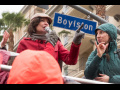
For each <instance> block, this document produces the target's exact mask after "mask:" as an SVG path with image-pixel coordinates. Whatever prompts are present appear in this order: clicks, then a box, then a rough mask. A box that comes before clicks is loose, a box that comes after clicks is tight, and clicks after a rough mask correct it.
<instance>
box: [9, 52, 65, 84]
mask: <svg viewBox="0 0 120 90" xmlns="http://www.w3.org/2000/svg"><path fill="white" fill-rule="evenodd" d="M7 84H63V78H62V73H61V70H60V67H59V64H58V62H57V61H56V60H55V59H54V57H53V56H51V55H50V54H49V53H47V52H45V51H33V50H25V51H23V52H21V53H20V55H18V56H17V57H16V58H15V60H14V62H13V64H12V69H11V70H10V74H9V78H8V81H7Z"/></svg>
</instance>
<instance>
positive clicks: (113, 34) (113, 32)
mask: <svg viewBox="0 0 120 90" xmlns="http://www.w3.org/2000/svg"><path fill="white" fill-rule="evenodd" d="M98 29H100V30H103V31H105V32H106V33H107V34H108V35H109V36H110V38H111V41H110V43H109V49H108V52H111V53H112V52H114V51H116V50H117V42H116V39H117V28H116V27H115V26H114V25H113V24H110V23H105V24H102V25H100V26H99V27H97V28H96V30H95V33H96V31H97V30H98ZM96 37H97V36H96V34H95V39H96V41H97V38H96ZM97 43H98V42H97Z"/></svg>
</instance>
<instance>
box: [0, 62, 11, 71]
mask: <svg viewBox="0 0 120 90" xmlns="http://www.w3.org/2000/svg"><path fill="white" fill-rule="evenodd" d="M0 67H1V70H2V71H8V72H9V71H10V69H11V68H12V66H8V65H2V64H1V65H0Z"/></svg>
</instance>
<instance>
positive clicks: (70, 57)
mask: <svg viewBox="0 0 120 90" xmlns="http://www.w3.org/2000/svg"><path fill="white" fill-rule="evenodd" d="M51 22H52V19H51V18H50V17H49V16H48V15H46V14H43V13H37V14H35V15H34V16H33V17H32V18H31V22H30V24H29V26H28V30H27V32H28V35H29V37H28V38H23V39H22V40H21V41H20V43H19V46H18V49H17V53H20V52H22V51H24V50H27V49H30V50H36V51H37V50H38V51H41V50H44V51H47V52H48V53H50V54H51V55H52V56H53V57H54V58H55V59H56V60H57V61H58V59H61V60H62V61H64V62H65V63H66V64H69V65H75V64H76V63H77V58H78V54H79V49H80V45H81V40H82V38H83V37H84V34H85V33H84V32H82V31H80V32H79V33H78V32H76V33H75V37H74V39H73V42H72V45H71V49H70V51H68V50H67V49H66V48H65V47H64V46H63V45H62V43H61V42H60V40H59V38H58V36H57V35H56V33H55V32H54V31H52V32H49V31H46V30H45V28H46V27H49V25H50V24H51Z"/></svg>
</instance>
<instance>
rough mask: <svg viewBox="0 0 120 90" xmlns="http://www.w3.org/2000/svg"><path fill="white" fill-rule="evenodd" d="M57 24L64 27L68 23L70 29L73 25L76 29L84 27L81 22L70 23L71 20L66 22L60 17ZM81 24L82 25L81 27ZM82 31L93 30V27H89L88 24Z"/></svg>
mask: <svg viewBox="0 0 120 90" xmlns="http://www.w3.org/2000/svg"><path fill="white" fill-rule="evenodd" d="M57 23H58V24H63V25H67V23H68V25H69V28H70V27H71V26H72V25H73V26H74V27H77V28H79V27H80V26H81V25H82V23H83V22H82V23H80V22H76V20H74V21H70V20H66V19H64V20H63V19H62V17H60V16H58V21H57ZM80 24H81V25H80ZM82 29H85V30H91V31H92V30H93V26H92V25H88V24H85V25H84V27H83V28H82Z"/></svg>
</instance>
